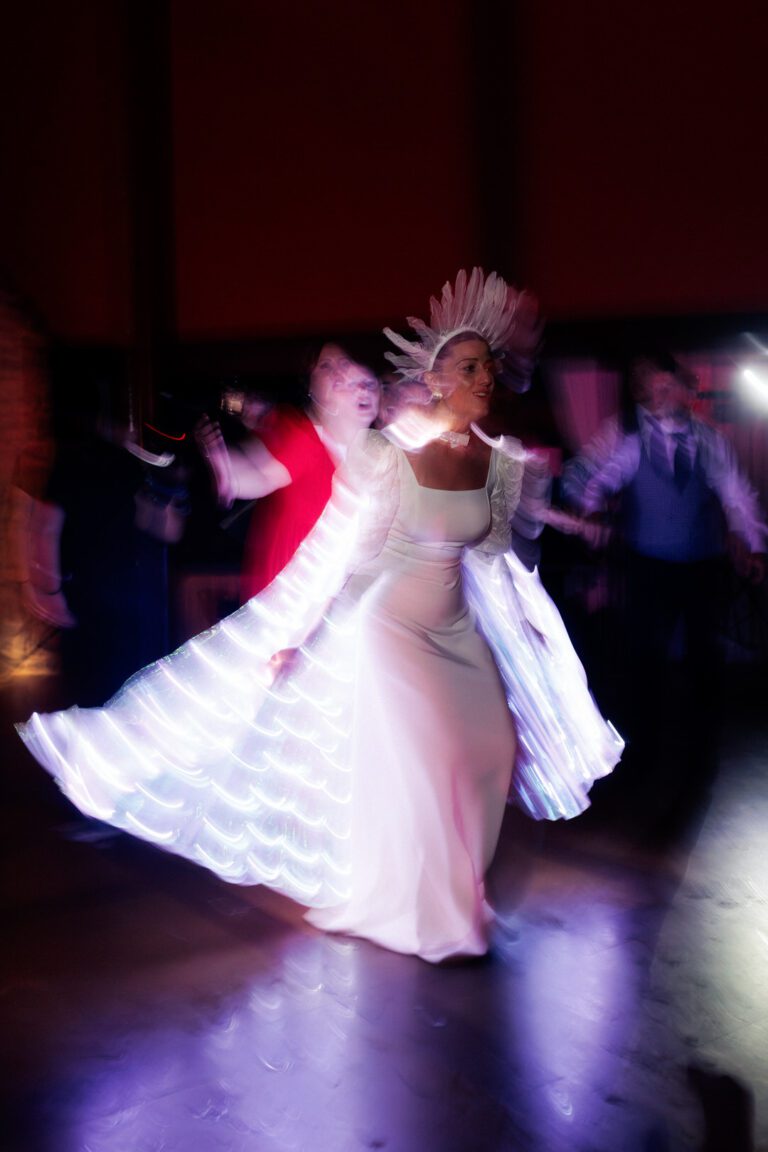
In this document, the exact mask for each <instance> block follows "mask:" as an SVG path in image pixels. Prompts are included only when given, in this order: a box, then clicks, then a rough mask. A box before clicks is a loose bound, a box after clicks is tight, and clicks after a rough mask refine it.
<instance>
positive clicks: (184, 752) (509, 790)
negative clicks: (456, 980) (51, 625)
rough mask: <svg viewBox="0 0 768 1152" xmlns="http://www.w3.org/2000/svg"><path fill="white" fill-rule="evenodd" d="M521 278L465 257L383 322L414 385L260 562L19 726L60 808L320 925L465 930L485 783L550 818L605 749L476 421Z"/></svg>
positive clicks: (593, 771) (479, 872)
mask: <svg viewBox="0 0 768 1152" xmlns="http://www.w3.org/2000/svg"><path fill="white" fill-rule="evenodd" d="M522 300H523V297H522V295H521V294H518V293H517V292H515V291H514V290H513V289H511V288H509V287H508V286H507V285H506V284H505V282H504V281H503V280H502V279H501V278H500V277H498V276H496V275H495V274H494V273H491V274H490V275H489V276H488V277H487V278H486V277H485V276H484V275H483V273H482V271H481V270H480V269H474V270H473V272H472V274H471V276H470V277H467V276H466V275H465V274H464V273H463V272H462V273H459V275H458V277H457V280H456V285H455V288H454V287H453V286H451V285H450V284H446V286H445V287H444V289H443V294H442V297H441V299H440V300H439V301H437V300H434V299H433V300H432V302H431V315H430V324H429V325H427V324H425V323H423V322H422V321H419V320H413V321H410V323H411V327H412V328H413V330H414V333H415V338H414V339H410V340H409V339H406V338H404V337H402V336H399V335H397V334H396V333H394V332H391V331H390V330H386V334H387V336H388V337H389V339H390V340H391V341H392V342H393V343H394V344H395V345H396V347H397V348H398V349H399V351H398V353H389V354H388V355H389V358H390V360H391V361H392V363H393V364H394V365H395V367H396V368H397V370H398V371H399V372H400V374H401V377H402V378H403V379H410V380H420V381H422V382H423V383H424V384H425V385H426V386H427V387H428V389H429V391H430V393H431V397H432V400H431V403H430V404H429V406H428V407H420V408H418V409H415V410H413V412H412V413H411V414H410V415H409V414H406V415H405V417H404V418H403V420H402V421H401V422H400V423H398V424H396V425H394V426H392V427H390V428H389V429H386V430H385V431H384V432H378V431H370V432H366V433H364V434H362V436H361V438H360V439H359V441H358V442H357V443H356V444H355V445H354V446H353V448H352V449H351V450H350V452H349V454H348V458H347V461H346V464H345V466H344V468H343V469H342V470H341V471H340V472H339V474H338V475H337V480H336V483H335V488H334V495H333V497H332V499H331V502H330V504H329V505H328V508H327V510H326V512H325V513H324V514H323V516H322V517H321V519H320V520H319V522H318V524H317V526H316V528H315V529H314V530H313V532H312V533H310V535H309V536H308V537H307V539H306V540H305V542H304V544H303V545H302V546H301V547H300V548H299V550H298V551H297V553H296V554H295V556H294V558H293V560H292V561H291V563H290V564H289V565H288V566H287V567H286V568H285V569H284V570H283V572H282V573H281V574H280V575H279V576H278V577H277V578H276V579H275V580H274V581H273V582H272V584H270V585H269V587H268V588H266V589H265V590H264V591H263V592H262V593H261V594H260V595H258V596H256V597H254V598H253V599H252V600H250V601H249V602H248V603H247V604H246V605H245V606H244V607H243V608H241V609H240V610H239V611H237V612H235V613H234V614H233V615H232V616H230V617H228V618H226V619H225V620H223V621H222V622H221V623H220V624H218V625H216V627H214V628H213V629H211V630H210V631H209V632H207V633H203V634H202V635H201V636H199V637H196V638H195V639H194V640H191V641H189V642H188V643H187V644H185V645H184V646H183V647H182V648H180V649H179V650H178V651H177V652H175V653H173V654H172V655H171V656H168V657H166V658H165V659H163V660H161V661H159V662H158V663H156V664H153V665H150V666H149V667H148V668H146V669H144V670H143V671H141V672H139V673H137V675H136V676H134V677H133V678H132V679H131V680H129V681H128V682H127V684H126V685H125V686H124V687H123V688H122V689H121V691H120V692H119V693H118V694H117V695H116V696H115V697H113V699H112V700H110V701H109V702H108V703H107V704H106V705H105V706H104V707H103V708H101V709H85V710H81V709H77V708H75V709H70V710H69V711H67V712H63V713H54V714H52V715H37V714H35V715H33V716H32V718H31V719H30V720H29V721H28V722H27V723H26V724H25V725H22V726H20V734H21V736H22V738H23V739H24V741H25V742H26V744H27V745H28V747H29V748H30V750H31V751H32V752H33V754H34V755H35V756H36V757H37V759H38V760H39V761H40V762H41V763H42V764H43V766H44V767H45V768H46V769H47V770H48V771H49V772H51V773H52V774H53V775H54V776H55V777H56V778H57V780H58V781H59V783H60V785H61V787H62V788H63V789H64V791H65V792H66V793H67V795H68V796H69V797H70V798H71V799H72V800H73V801H74V803H75V804H77V805H78V806H79V807H80V809H81V810H82V811H84V812H86V813H88V814H90V815H93V816H96V817H97V818H99V819H101V820H107V821H109V822H111V823H113V824H115V825H116V826H118V827H120V828H122V829H125V830H126V831H128V832H131V833H133V834H134V835H138V836H141V837H143V838H144V839H147V840H150V841H151V842H153V843H156V844H158V845H160V846H162V847H165V848H167V849H169V850H171V851H173V852H176V853H179V854H181V855H184V856H186V857H188V858H191V859H193V860H195V861H197V862H198V863H200V864H203V865H204V866H206V867H208V868H211V869H212V870H214V871H215V872H216V873H217V874H218V875H220V876H222V877H223V878H224V879H226V880H229V881H232V882H235V883H244V884H259V883H264V884H268V885H269V886H270V887H272V888H274V889H276V890H278V891H281V892H284V893H285V894H287V895H288V896H290V897H292V898H293V899H295V900H297V901H299V902H300V903H302V904H303V905H305V906H307V907H308V908H309V909H310V911H309V912H308V917H307V918H308V919H309V920H310V922H311V923H313V924H314V925H315V926H317V927H320V928H322V929H325V930H328V931H337V932H345V933H349V934H352V935H356V936H362V937H365V938H367V939H369V940H372V941H374V942H376V943H378V944H380V945H382V946H384V947H386V948H390V949H392V950H394V951H398V952H404V953H412V954H416V955H418V956H421V957H423V958H424V959H426V960H429V961H433V962H438V961H441V960H443V959H445V958H447V957H451V956H462V955H467V956H472V955H481V954H482V953H484V952H485V951H486V950H487V948H488V945H489V933H490V926H491V923H492V914H491V912H490V909H489V908H488V905H487V903H486V901H485V895H484V887H483V878H484V875H485V873H486V871H487V869H488V866H489V864H490V862H491V859H492V857H493V854H494V851H495V848H496V843H497V840H498V835H499V830H500V826H501V820H502V816H503V813H504V808H505V805H506V803H507V800H508V797H510V796H511V797H512V798H513V799H514V800H516V801H517V802H518V803H519V804H520V805H521V806H522V807H523V809H524V810H525V811H527V812H528V814H529V815H531V816H532V817H534V818H537V819H539V818H549V819H557V818H561V817H565V818H568V817H572V816H575V815H577V814H578V813H579V812H580V811H583V809H584V808H585V807H587V805H588V803H589V800H588V796H587V794H588V791H589V788H590V786H591V784H592V783H593V781H594V780H595V779H596V778H598V777H599V776H602V775H605V774H606V773H608V772H609V771H610V770H611V769H612V767H613V766H614V764H615V763H616V761H617V760H618V758H619V756H620V754H621V749H622V742H621V740H620V738H619V737H618V735H617V734H616V732H615V731H614V730H613V729H612V728H611V726H610V725H608V724H606V722H605V721H604V720H603V719H602V717H601V716H600V715H599V713H598V711H597V709H596V707H595V705H594V703H593V702H592V699H591V697H590V696H589V693H588V690H587V686H586V682H585V679H584V674H583V670H582V669H581V666H580V665H579V662H578V659H577V658H576V655H575V653H574V652H573V649H572V647H571V645H570V642H569V641H568V637H567V635H566V633H565V630H564V628H563V625H562V622H561V620H560V618H559V616H558V614H557V612H556V610H555V608H554V606H553V605H552V604H551V602H550V601H549V599H548V598H547V596H546V593H545V592H544V591H543V589H542V587H541V585H540V583H539V581H538V576H537V574H536V573H535V572H533V573H531V572H528V571H527V570H526V569H525V568H524V566H523V565H521V564H520V563H519V562H518V561H517V560H516V558H515V556H514V554H513V553H512V552H511V551H510V535H511V534H510V521H511V519H512V516H513V514H514V511H515V508H516V506H517V504H518V502H519V499H520V491H521V486H522V481H523V473H524V469H525V464H526V454H525V452H524V450H523V448H522V446H521V445H520V444H519V442H517V441H514V440H510V439H508V438H506V437H502V438H500V439H499V440H491V439H490V438H489V437H487V436H486V435H485V434H484V433H483V431H482V429H481V427H480V422H482V420H483V419H484V418H485V417H486V416H487V414H488V410H489V405H490V401H491V396H492V392H493V388H494V382H495V373H496V365H497V357H498V356H499V354H500V353H503V352H504V350H509V349H512V350H513V351H514V350H515V349H516V344H517V346H518V348H519V345H520V344H521V343H522V342H524V340H525V339H526V336H527V333H526V329H525V323H524V312H525V309H524V306H523V305H521V301H522ZM286 650H291V656H290V658H289V659H286V658H285V651H286ZM278 654H280V659H278V660H276V659H275V657H276V655H278Z"/></svg>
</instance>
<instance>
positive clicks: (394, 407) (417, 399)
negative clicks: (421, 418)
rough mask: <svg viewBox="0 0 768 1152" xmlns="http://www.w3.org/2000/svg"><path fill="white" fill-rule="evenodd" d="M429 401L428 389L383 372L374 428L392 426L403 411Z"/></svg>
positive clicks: (417, 383) (417, 382)
mask: <svg viewBox="0 0 768 1152" xmlns="http://www.w3.org/2000/svg"><path fill="white" fill-rule="evenodd" d="M430 400H431V396H430V392H429V389H428V388H427V387H426V386H425V385H424V384H422V383H421V381H418V380H415V381H414V380H400V379H399V377H398V376H397V374H396V373H394V372H385V373H384V375H383V376H382V377H381V403H380V405H379V415H378V417H377V419H376V423H375V427H376V428H386V427H387V426H388V425H389V424H394V422H395V421H396V420H397V419H398V417H399V416H401V415H402V413H403V411H404V410H405V409H406V408H408V407H410V406H412V405H413V406H416V407H419V406H421V407H423V406H425V405H427V404H429V402H430Z"/></svg>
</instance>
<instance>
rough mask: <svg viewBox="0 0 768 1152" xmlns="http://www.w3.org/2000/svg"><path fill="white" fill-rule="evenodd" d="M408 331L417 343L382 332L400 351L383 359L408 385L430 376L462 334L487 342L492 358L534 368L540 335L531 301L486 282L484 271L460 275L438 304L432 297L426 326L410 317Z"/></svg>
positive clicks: (491, 279) (494, 279)
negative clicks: (444, 350)
mask: <svg viewBox="0 0 768 1152" xmlns="http://www.w3.org/2000/svg"><path fill="white" fill-rule="evenodd" d="M408 325H409V327H410V328H411V329H412V330H413V331H414V332H415V333H416V337H417V339H415V340H408V339H407V338H406V337H405V336H401V335H400V334H399V333H398V332H393V331H392V329H391V328H385V329H384V335H385V336H386V337H387V339H388V340H390V341H391V342H392V343H393V344H394V345H395V346H396V347H397V348H399V349H400V352H399V353H398V352H386V353H385V356H386V358H387V359H388V360H389V362H390V363H391V364H393V365H394V367H395V368H396V369H397V371H398V372H399V373H400V375H401V376H402V377H403V378H404V379H406V380H419V379H421V377H422V376H423V375H424V373H425V372H430V371H431V370H432V369H433V368H434V366H435V361H436V359H437V357H438V355H439V354H440V350H441V349H442V348H444V347H445V345H446V344H447V343H448V341H449V340H451V339H452V338H453V337H454V336H458V335H459V334H460V333H462V332H467V333H473V334H475V335H476V336H479V337H480V338H481V339H482V340H485V342H486V343H487V345H488V347H489V348H490V349H491V352H492V353H494V355H500V354H505V355H511V356H512V358H513V359H514V360H518V361H524V362H526V363H527V362H529V360H530V362H531V363H532V360H533V356H534V354H535V351H536V348H537V347H538V343H539V338H540V335H541V323H540V320H539V314H538V306H537V304H536V300H535V298H534V297H533V296H531V295H530V294H529V293H527V292H524V291H523V292H518V291H517V289H515V288H511V287H510V286H509V285H508V284H507V283H506V282H505V281H504V280H503V279H502V278H501V276H498V275H497V274H496V273H495V272H491V273H489V275H488V276H486V275H485V273H484V272H483V270H482V268H473V269H472V272H471V274H470V275H469V276H467V273H466V272H465V271H464V269H462V270H461V271H460V272H459V273H458V274H457V276H456V284H455V286H454V285H452V284H451V283H450V281H448V282H446V283H445V284H444V285H443V292H442V295H441V297H440V299H439V300H437V299H436V298H435V297H434V296H433V297H432V299H431V300H430V302H429V324H426V323H425V322H424V321H423V320H420V319H419V318H418V317H416V316H409V317H408Z"/></svg>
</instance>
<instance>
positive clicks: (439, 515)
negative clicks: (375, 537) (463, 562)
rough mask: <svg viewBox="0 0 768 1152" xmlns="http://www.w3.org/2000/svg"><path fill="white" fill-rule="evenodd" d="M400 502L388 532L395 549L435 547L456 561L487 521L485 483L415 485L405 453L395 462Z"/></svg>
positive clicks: (479, 536) (430, 551) (428, 550)
mask: <svg viewBox="0 0 768 1152" xmlns="http://www.w3.org/2000/svg"><path fill="white" fill-rule="evenodd" d="M398 472H399V481H400V502H399V505H398V510H397V513H396V515H395V518H394V521H393V523H392V527H391V528H390V531H389V539H388V542H387V543H388V547H389V548H390V549H394V550H395V551H402V550H404V549H413V548H416V549H417V550H421V549H425V550H426V552H425V555H426V556H429V555H430V554H434V553H435V552H436V551H437V550H439V551H440V552H441V553H443V554H444V556H445V558H446V559H449V558H450V559H453V560H455V561H457V562H458V560H459V559H460V557H461V553H462V550H463V549H464V548H465V547H466V546H467V545H468V544H474V543H475V542H476V541H478V540H480V539H482V537H483V536H485V534H486V533H487V531H488V528H489V527H490V522H491V510H490V504H489V500H488V482H486V484H485V486H484V487H482V488H472V489H469V490H464V491H459V492H455V491H446V490H444V489H442V488H426V487H424V486H423V485H422V484H419V482H418V480H417V479H416V475H415V473H414V471H413V468H412V467H411V464H410V462H409V460H408V457H407V456H406V455H405V453H403V452H401V453H400V458H399V461H398Z"/></svg>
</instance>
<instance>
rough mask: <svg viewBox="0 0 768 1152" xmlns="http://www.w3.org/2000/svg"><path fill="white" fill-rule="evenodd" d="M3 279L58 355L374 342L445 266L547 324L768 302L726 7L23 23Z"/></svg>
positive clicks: (5, 110)
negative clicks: (306, 340) (480, 266)
mask: <svg viewBox="0 0 768 1152" xmlns="http://www.w3.org/2000/svg"><path fill="white" fill-rule="evenodd" d="M2 26H3V27H2V36H0V72H1V74H2V85H3V99H2V102H0V146H2V155H3V179H2V211H1V212H0V266H2V267H3V268H4V270H5V274H6V277H7V278H8V279H9V280H10V282H11V284H12V285H13V286H14V287H15V288H16V289H17V290H18V291H19V292H21V293H22V295H23V296H24V297H25V298H26V299H27V300H29V301H30V302H31V304H33V305H34V306H35V307H36V309H37V310H38V312H39V314H40V316H41V317H42V320H43V321H44V323H45V325H46V327H47V328H48V330H49V331H50V332H51V333H52V334H53V335H54V336H56V337H59V338H64V339H66V340H68V341H74V342H81V343H106V344H110V343H112V344H119V345H131V344H138V345H139V346H140V347H142V346H143V347H144V349H145V352H146V349H147V348H149V347H151V346H152V345H153V342H157V341H158V340H160V341H163V340H166V341H167V340H171V341H173V340H174V339H175V338H176V337H177V336H178V337H180V338H181V339H182V340H186V341H190V340H191V341H194V340H210V339H218V340H221V339H228V338H233V337H238V338H255V337H259V336H261V335H272V336H280V335H283V334H292V333H300V332H303V331H322V330H324V329H334V328H335V329H349V330H354V329H368V328H377V327H378V326H380V325H381V324H382V323H383V322H386V321H391V320H394V319H397V318H399V317H401V316H402V315H403V314H404V313H406V312H408V311H413V310H423V308H424V306H425V303H426V299H427V297H428V295H429V294H430V293H431V292H432V291H434V290H436V289H438V288H439V286H440V284H441V283H442V282H443V280H444V279H445V278H447V277H448V276H450V275H452V274H453V273H454V271H455V270H456V268H457V267H458V266H460V265H468V264H471V263H473V262H482V263H484V264H485V265H486V266H495V267H497V268H499V270H501V271H503V272H505V273H506V274H507V275H508V276H510V277H512V278H513V279H515V280H517V281H521V280H524V281H525V282H526V283H529V284H530V285H531V286H532V287H533V288H534V289H535V290H536V291H537V292H538V293H539V295H540V296H541V298H542V302H543V305H544V308H545V311H546V313H547V314H548V316H549V317H550V318H551V319H552V320H553V321H554V322H555V323H557V322H558V321H566V320H582V319H594V318H596V317H604V316H635V315H646V314H655V315H660V314H678V315H681V314H686V315H694V314H722V313H727V314H733V313H737V312H740V311H748V312H752V313H755V312H760V311H762V310H763V309H765V307H766V305H767V304H768V278H766V276H765V274H764V268H765V265H766V258H767V257H768V237H767V236H766V225H765V209H764V204H765V191H766V180H765V176H766V162H765V159H764V151H765V150H764V138H763V122H764V109H765V97H764V67H763V64H764V61H763V52H764V44H765V33H766V31H768V13H767V11H766V7H765V5H764V4H762V3H760V2H758V0H755V2H744V0H737V2H736V3H732V4H729V5H728V6H719V7H718V9H717V10H716V11H715V10H712V9H710V8H709V7H708V6H705V5H694V4H691V3H682V2H675V0H667V2H664V3H662V2H660V0H650V2H649V3H645V4H643V5H638V4H634V3H628V2H624V0H579V2H576V0H573V2H571V0H565V2H563V0H517V3H514V2H512V0H509V2H507V3H504V2H503V0H482V2H481V3H479V4H478V3H476V2H472V3H470V0H422V2H421V3H419V4H410V3H406V2H405V0H372V2H371V3H368V4H366V5H361V4H359V3H358V2H356V0H333V2H332V3H323V2H321V0H304V2H301V3H284V4H273V5H266V4H255V3H252V2H251V0H217V2H216V3H214V2H213V0H165V2H164V0H157V3H144V4H142V3H135V4H131V3H128V2H127V0H126V2H125V3H123V2H121V0H65V2H64V3H62V2H53V0H25V3H24V4H23V5H22V4H21V3H17V4H15V5H10V6H6V10H5V12H4V15H3V19H2Z"/></svg>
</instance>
